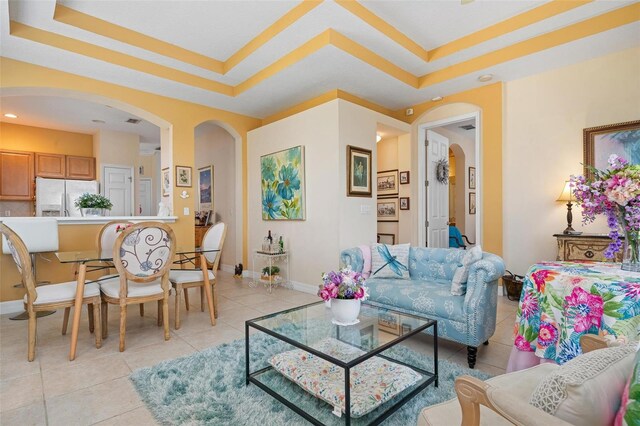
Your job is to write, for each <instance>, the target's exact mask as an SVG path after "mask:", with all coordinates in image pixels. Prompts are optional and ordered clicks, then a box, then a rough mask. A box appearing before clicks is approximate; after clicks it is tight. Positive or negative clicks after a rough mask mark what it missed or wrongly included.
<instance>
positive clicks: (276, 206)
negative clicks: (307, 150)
mask: <svg viewBox="0 0 640 426" xmlns="http://www.w3.org/2000/svg"><path fill="white" fill-rule="evenodd" d="M260 176H261V182H262V183H261V188H262V191H261V192H262V219H263V220H304V218H305V209H304V147H303V146H296V147H293V148H289V149H286V150H284V151H279V152H275V153H273V154H268V155H264V156H262V157H260Z"/></svg>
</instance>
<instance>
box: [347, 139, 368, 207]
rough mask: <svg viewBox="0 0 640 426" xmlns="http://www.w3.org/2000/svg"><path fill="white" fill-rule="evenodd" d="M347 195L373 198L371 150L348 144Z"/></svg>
mask: <svg viewBox="0 0 640 426" xmlns="http://www.w3.org/2000/svg"><path fill="white" fill-rule="evenodd" d="M347 197H368V198H371V151H370V150H368V149H363V148H357V147H355V146H351V145H347Z"/></svg>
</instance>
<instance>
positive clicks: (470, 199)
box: [469, 192, 476, 214]
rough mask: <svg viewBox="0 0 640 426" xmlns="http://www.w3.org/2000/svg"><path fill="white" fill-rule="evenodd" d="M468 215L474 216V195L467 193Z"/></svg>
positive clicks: (473, 193)
mask: <svg viewBox="0 0 640 426" xmlns="http://www.w3.org/2000/svg"><path fill="white" fill-rule="evenodd" d="M469 214H476V193H475V192H470V193H469Z"/></svg>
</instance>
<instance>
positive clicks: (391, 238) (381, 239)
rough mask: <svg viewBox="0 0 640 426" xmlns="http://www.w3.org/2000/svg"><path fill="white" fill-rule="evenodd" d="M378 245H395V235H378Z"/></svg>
mask: <svg viewBox="0 0 640 426" xmlns="http://www.w3.org/2000/svg"><path fill="white" fill-rule="evenodd" d="M377 240H378V244H386V245H388V246H392V245H394V244H395V243H396V235H395V234H378V239H377Z"/></svg>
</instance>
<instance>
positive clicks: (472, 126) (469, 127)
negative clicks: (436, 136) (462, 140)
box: [458, 124, 476, 130]
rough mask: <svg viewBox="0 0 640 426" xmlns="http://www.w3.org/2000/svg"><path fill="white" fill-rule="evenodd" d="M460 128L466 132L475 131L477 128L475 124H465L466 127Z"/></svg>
mask: <svg viewBox="0 0 640 426" xmlns="http://www.w3.org/2000/svg"><path fill="white" fill-rule="evenodd" d="M458 127H460V128H461V129H464V130H473V129H475V128H476V126H474V125H473V124H465V125H464V126H458Z"/></svg>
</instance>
